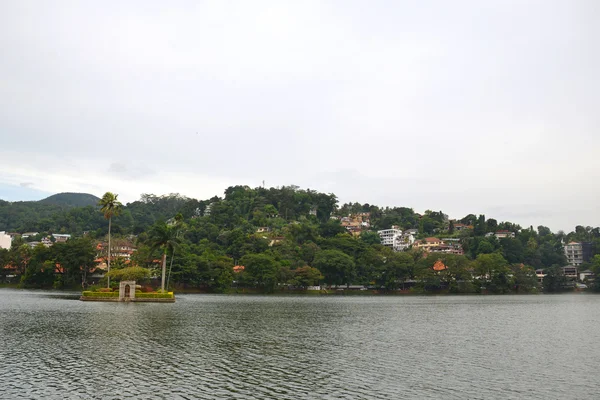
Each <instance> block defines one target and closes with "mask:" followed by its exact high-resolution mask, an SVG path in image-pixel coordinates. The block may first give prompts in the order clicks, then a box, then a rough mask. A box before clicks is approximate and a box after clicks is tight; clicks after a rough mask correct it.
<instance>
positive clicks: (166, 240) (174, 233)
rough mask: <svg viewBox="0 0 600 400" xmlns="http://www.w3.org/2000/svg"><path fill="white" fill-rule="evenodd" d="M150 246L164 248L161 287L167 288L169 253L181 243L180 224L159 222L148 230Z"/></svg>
mask: <svg viewBox="0 0 600 400" xmlns="http://www.w3.org/2000/svg"><path fill="white" fill-rule="evenodd" d="M148 240H149V242H150V247H151V249H152V250H153V251H154V250H156V249H159V248H160V249H161V250H162V263H161V264H162V275H161V284H160V288H161V290H162V291H164V290H165V278H166V271H167V253H168V252H169V250H174V249H175V248H176V247H177V246H178V245H179V243H180V241H181V240H180V238H179V230H178V226H177V225H174V226H169V225H167V223H166V222H157V223H156V224H154V225H153V226H152V228H151V229H150V231H149V232H148Z"/></svg>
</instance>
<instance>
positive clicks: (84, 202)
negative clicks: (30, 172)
mask: <svg viewBox="0 0 600 400" xmlns="http://www.w3.org/2000/svg"><path fill="white" fill-rule="evenodd" d="M98 201H100V198H98V197H96V196H94V195H93V194H89V193H57V194H53V195H52V196H50V197H47V198H45V199H43V200H40V201H38V203H40V204H52V205H57V206H67V207H86V206H97V205H98Z"/></svg>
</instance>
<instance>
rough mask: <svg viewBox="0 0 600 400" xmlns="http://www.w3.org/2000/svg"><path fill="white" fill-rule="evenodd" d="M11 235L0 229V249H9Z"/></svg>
mask: <svg viewBox="0 0 600 400" xmlns="http://www.w3.org/2000/svg"><path fill="white" fill-rule="evenodd" d="M11 245H12V237H11V236H10V235H8V234H7V233H6V232H4V231H0V249H10V246H11Z"/></svg>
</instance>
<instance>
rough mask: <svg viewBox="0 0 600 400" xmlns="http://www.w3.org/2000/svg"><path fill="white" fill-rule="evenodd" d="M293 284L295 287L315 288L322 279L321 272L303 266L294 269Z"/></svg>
mask: <svg viewBox="0 0 600 400" xmlns="http://www.w3.org/2000/svg"><path fill="white" fill-rule="evenodd" d="M293 273H294V278H293V282H294V285H295V286H300V287H303V288H306V287H308V286H315V285H316V284H318V283H319V282H320V281H321V280H322V279H323V275H322V274H321V271H319V270H318V269H316V268H313V267H309V266H305V267H300V268H296V269H295V270H294V271H293Z"/></svg>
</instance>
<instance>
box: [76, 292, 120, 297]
mask: <svg viewBox="0 0 600 400" xmlns="http://www.w3.org/2000/svg"><path fill="white" fill-rule="evenodd" d="M82 295H83V297H119V293H117V292H91V291H89V290H86V291H84V292H83V293H82Z"/></svg>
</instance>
